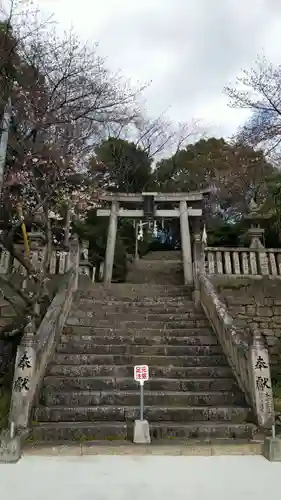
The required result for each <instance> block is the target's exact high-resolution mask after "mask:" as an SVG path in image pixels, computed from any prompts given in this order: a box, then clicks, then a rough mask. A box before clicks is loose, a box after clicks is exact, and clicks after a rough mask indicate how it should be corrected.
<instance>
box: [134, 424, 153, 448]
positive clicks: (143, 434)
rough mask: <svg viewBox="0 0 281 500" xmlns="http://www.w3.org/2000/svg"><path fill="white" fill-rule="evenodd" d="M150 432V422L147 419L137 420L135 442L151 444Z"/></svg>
mask: <svg viewBox="0 0 281 500" xmlns="http://www.w3.org/2000/svg"><path fill="white" fill-rule="evenodd" d="M150 442H151V441H150V432H149V423H148V421H147V420H135V423H134V443H135V444H149V443H150Z"/></svg>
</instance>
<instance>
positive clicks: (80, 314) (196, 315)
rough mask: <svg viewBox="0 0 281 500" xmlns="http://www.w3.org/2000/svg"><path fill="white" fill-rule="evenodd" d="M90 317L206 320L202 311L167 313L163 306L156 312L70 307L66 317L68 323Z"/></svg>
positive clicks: (131, 319) (114, 320)
mask: <svg viewBox="0 0 281 500" xmlns="http://www.w3.org/2000/svg"><path fill="white" fill-rule="evenodd" d="M74 318H75V320H77V319H83V320H84V319H85V318H86V319H92V322H91V323H93V321H94V322H97V321H98V322H100V320H108V321H110V322H113V323H116V322H117V323H121V322H123V321H124V320H125V321H126V322H128V321H139V322H142V323H144V322H148V321H149V322H150V321H156V322H159V321H161V322H163V323H166V322H169V321H186V320H187V321H189V320H203V321H204V322H206V317H205V316H204V314H203V313H200V312H194V311H184V312H182V313H177V314H173V313H167V312H166V311H165V308H163V310H162V312H158V313H155V314H154V313H153V312H150V311H149V312H146V311H130V310H128V311H127V312H126V311H123V312H121V311H119V312H117V311H111V310H110V308H107V310H105V309H104V310H103V309H97V310H95V309H94V308H93V309H92V310H91V311H83V310H81V309H80V310H78V309H77V308H72V309H71V316H70V318H69V319H68V323H69V324H70V323H71V322H72V321H73V319H74Z"/></svg>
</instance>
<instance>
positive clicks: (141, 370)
mask: <svg viewBox="0 0 281 500" xmlns="http://www.w3.org/2000/svg"><path fill="white" fill-rule="evenodd" d="M134 379H135V381H136V382H139V384H140V419H139V420H135V425H134V443H137V444H146V443H150V433H149V423H148V421H147V420H144V419H143V414H144V382H147V380H149V368H148V366H147V365H136V366H135V367H134Z"/></svg>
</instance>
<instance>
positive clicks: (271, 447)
mask: <svg viewBox="0 0 281 500" xmlns="http://www.w3.org/2000/svg"><path fill="white" fill-rule="evenodd" d="M263 454H264V456H265V458H266V459H267V460H269V461H270V462H281V438H279V437H275V438H272V437H266V438H265V440H264V445H263Z"/></svg>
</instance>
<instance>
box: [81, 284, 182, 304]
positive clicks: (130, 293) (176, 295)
mask: <svg viewBox="0 0 281 500" xmlns="http://www.w3.org/2000/svg"><path fill="white" fill-rule="evenodd" d="M76 297H77V298H78V299H81V298H82V299H83V298H97V299H98V300H101V299H105V298H109V299H110V298H111V299H112V298H119V300H120V299H124V300H126V299H127V300H130V301H131V300H132V299H133V298H138V299H143V298H146V299H147V298H150V299H151V298H153V299H155V298H157V299H158V300H161V299H162V298H164V297H165V298H168V299H171V298H173V300H177V299H182V298H183V297H187V298H189V299H191V297H192V295H191V289H189V288H188V287H186V286H184V285H155V284H153V283H150V284H149V286H148V285H147V283H144V284H132V283H131V284H130V283H122V284H117V283H116V284H112V285H111V286H110V287H104V286H103V285H91V286H89V288H85V287H83V289H82V290H81V289H79V290H78V292H77V294H76Z"/></svg>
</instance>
